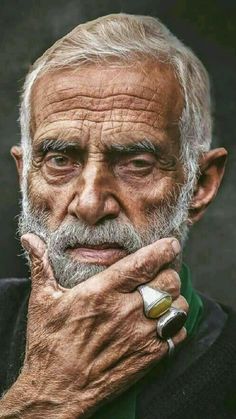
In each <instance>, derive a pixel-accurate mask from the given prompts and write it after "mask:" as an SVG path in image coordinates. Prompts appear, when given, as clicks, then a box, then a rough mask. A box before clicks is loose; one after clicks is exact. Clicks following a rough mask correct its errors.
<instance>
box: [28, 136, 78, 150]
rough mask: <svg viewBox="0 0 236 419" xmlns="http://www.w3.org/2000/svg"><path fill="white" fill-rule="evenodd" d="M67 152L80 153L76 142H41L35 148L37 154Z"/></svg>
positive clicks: (50, 140)
mask: <svg viewBox="0 0 236 419" xmlns="http://www.w3.org/2000/svg"><path fill="white" fill-rule="evenodd" d="M68 150H71V151H72V150H75V151H81V150H82V148H81V145H80V144H79V142H78V141H66V140H52V139H46V140H43V141H41V142H40V143H39V144H38V145H36V147H35V151H36V153H39V154H46V153H48V152H49V151H60V152H65V151H68Z"/></svg>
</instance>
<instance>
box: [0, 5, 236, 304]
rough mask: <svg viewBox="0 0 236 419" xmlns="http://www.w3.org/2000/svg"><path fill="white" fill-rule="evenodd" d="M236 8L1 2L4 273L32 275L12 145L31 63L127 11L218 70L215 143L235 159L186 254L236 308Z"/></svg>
mask: <svg viewBox="0 0 236 419" xmlns="http://www.w3.org/2000/svg"><path fill="white" fill-rule="evenodd" d="M235 6H236V2H235V1H234V0H232V1H229V0H228V1H227V0H224V1H223V0H207V1H205V0H204V1H201V0H189V1H186V0H176V1H175V0H163V1H161V0H142V1H140V0H136V1H135V0H126V1H118V0H113V1H107V0H97V1H92V0H88V1H86V0H50V1H48V0H38V1H36V0H28V1H24V0H21V1H17V0H11V1H9V0H1V2H0V16H1V24H0V35H1V36H0V43H1V44H0V54H1V55H0V84H1V86H0V92H1V94H0V138H1V143H0V144H1V156H0V180H1V181H0V187H1V190H0V197H1V204H0V220H1V234H0V241H1V243H0V249H1V250H0V277H6V276H24V275H27V269H26V266H25V263H24V261H23V259H22V258H21V257H20V252H21V250H20V246H19V241H18V240H17V239H16V226H17V217H16V216H17V214H18V212H19V206H18V201H19V198H20V195H19V192H18V184H17V176H16V173H15V168H14V164H13V161H12V160H11V157H10V155H9V149H10V147H11V145H13V144H15V143H18V142H19V138H20V136H19V128H18V124H17V118H18V103H19V92H20V89H21V86H22V83H23V80H24V75H25V73H26V72H27V70H28V68H29V65H30V64H31V63H32V62H33V61H34V60H35V59H36V58H37V57H38V56H39V55H41V53H42V52H43V51H44V50H45V49H47V48H48V47H49V46H50V45H51V44H52V43H53V42H54V41H55V40H56V39H58V38H59V37H61V36H63V35H64V34H65V33H67V32H68V31H69V30H71V29H72V28H73V27H74V26H76V25H77V24H79V23H81V22H84V21H86V20H89V19H93V18H96V17H98V16H101V15H104V14H108V13H114V12H121V11H122V12H127V13H138V14H150V15H153V16H157V17H159V18H161V19H162V20H163V22H164V23H165V24H166V25H167V26H168V27H169V28H170V29H171V30H172V31H173V32H174V33H175V34H176V35H177V36H178V37H179V38H180V39H182V40H183V41H184V42H185V43H186V44H187V45H189V46H191V47H192V49H193V50H194V51H195V52H196V53H197V54H198V56H199V57H200V58H201V59H202V61H203V62H204V64H205V65H206V67H207V69H208V71H209V73H210V75H211V79H212V86H213V92H214V98H215V110H214V120H215V132H214V145H221V146H224V147H226V148H227V149H228V151H229V159H228V166H227V171H226V175H225V179H224V182H223V185H222V187H221V190H220V192H219V194H218V196H217V199H216V201H215V202H214V203H213V204H212V205H211V207H210V208H209V209H208V212H207V214H206V216H205V218H204V219H203V220H202V221H201V222H200V223H199V224H198V225H197V226H196V227H194V228H193V230H192V232H191V234H190V239H189V242H188V245H187V249H186V257H185V259H186V261H187V262H188V263H189V264H190V266H191V268H192V271H193V279H194V284H195V286H196V287H197V288H198V289H199V290H201V291H204V292H205V293H207V294H208V295H211V296H213V297H215V298H216V299H218V300H220V301H222V302H224V303H227V304H230V305H233V306H234V307H236V299H235V290H236V277H235V272H236V263H235V260H236V229H235V221H236V215H235V207H236V194H235V182H236V176H235V172H236V147H235V119H236V113H235V92H236V58H235V40H236V29H235V26H236V25H235V23H236V7H235Z"/></svg>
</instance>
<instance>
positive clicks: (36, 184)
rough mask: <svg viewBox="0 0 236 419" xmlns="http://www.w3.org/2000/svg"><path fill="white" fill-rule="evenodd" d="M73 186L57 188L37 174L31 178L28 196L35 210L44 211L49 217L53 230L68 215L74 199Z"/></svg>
mask: <svg viewBox="0 0 236 419" xmlns="http://www.w3.org/2000/svg"><path fill="white" fill-rule="evenodd" d="M73 190H74V188H73V186H72V185H70V184H68V183H67V184H66V185H63V186H62V185H61V186H55V185H50V184H48V183H47V182H46V181H45V180H44V179H43V178H42V177H40V178H38V176H36V175H35V174H33V175H32V174H31V175H30V176H29V183H28V194H29V200H30V203H31V204H32V206H33V208H34V209H35V210H38V211H43V212H44V213H46V214H47V216H48V224H49V226H50V227H51V228H53V227H56V226H58V225H59V224H60V223H61V222H62V221H63V219H64V218H65V216H66V214H67V208H68V206H69V204H70V202H71V200H72V199H73Z"/></svg>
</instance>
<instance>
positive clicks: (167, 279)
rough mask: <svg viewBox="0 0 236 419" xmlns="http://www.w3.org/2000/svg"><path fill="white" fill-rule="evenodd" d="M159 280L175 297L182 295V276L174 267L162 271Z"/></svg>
mask: <svg viewBox="0 0 236 419" xmlns="http://www.w3.org/2000/svg"><path fill="white" fill-rule="evenodd" d="M159 282H160V285H161V286H162V287H163V288H164V289H165V290H166V291H167V292H169V293H170V294H171V296H172V297H173V298H177V297H178V296H179V295H180V278H179V275H178V273H177V272H176V271H175V270H174V269H165V270H164V271H162V273H161V275H160V281H159Z"/></svg>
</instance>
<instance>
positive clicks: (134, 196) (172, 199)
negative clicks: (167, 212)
mask: <svg viewBox="0 0 236 419" xmlns="http://www.w3.org/2000/svg"><path fill="white" fill-rule="evenodd" d="M177 196H178V187H177V183H176V180H174V179H173V178H172V177H169V176H166V177H163V178H162V179H160V180H159V181H158V182H153V181H150V182H146V184H145V186H144V187H142V188H137V189H136V190H127V191H126V208H127V212H128V216H129V218H130V219H131V220H132V221H133V223H134V224H135V225H139V226H142V225H144V226H145V223H146V216H147V215H148V214H151V213H152V212H153V211H155V210H156V209H158V208H160V207H162V206H165V205H166V204H167V202H168V203H171V204H173V205H174V204H175V203H176V198H177Z"/></svg>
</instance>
